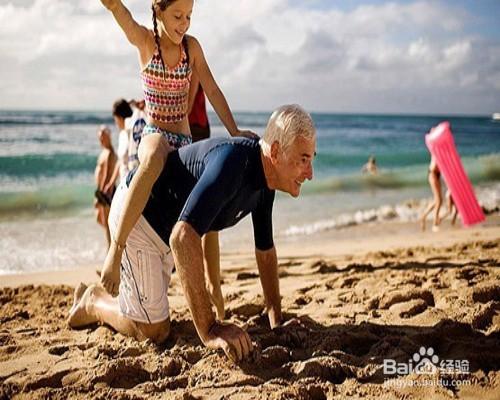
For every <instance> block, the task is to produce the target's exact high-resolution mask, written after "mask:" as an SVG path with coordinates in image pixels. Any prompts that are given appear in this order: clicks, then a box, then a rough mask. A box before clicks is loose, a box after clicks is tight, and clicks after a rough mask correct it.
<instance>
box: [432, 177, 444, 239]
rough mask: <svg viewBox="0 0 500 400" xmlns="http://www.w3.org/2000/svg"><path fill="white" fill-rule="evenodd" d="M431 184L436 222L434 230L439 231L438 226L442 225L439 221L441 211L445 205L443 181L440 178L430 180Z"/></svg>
mask: <svg viewBox="0 0 500 400" xmlns="http://www.w3.org/2000/svg"><path fill="white" fill-rule="evenodd" d="M429 183H430V184H431V189H432V194H433V195H434V206H435V207H434V222H433V226H432V229H433V230H437V229H439V228H438V226H439V224H440V223H441V220H440V219H439V211H440V210H441V205H442V204H443V195H442V193H441V181H440V180H439V178H437V177H436V178H433V179H432V178H431V179H429Z"/></svg>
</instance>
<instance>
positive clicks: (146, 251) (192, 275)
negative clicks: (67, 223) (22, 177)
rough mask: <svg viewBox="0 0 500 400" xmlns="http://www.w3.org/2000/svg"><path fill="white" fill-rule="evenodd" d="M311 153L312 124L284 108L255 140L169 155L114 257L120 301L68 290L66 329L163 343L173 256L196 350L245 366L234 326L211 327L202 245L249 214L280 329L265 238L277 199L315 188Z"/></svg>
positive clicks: (112, 287) (241, 338) (296, 109)
mask: <svg viewBox="0 0 500 400" xmlns="http://www.w3.org/2000/svg"><path fill="white" fill-rule="evenodd" d="M315 152H316V134H315V129H314V125H313V121H312V119H311V117H310V116H309V114H308V113H307V112H305V111H304V110H303V109H302V108H301V107H300V106H297V105H287V106H283V107H280V108H279V109H278V110H276V111H275V112H274V113H273V114H272V116H271V118H270V119H269V123H268V125H267V127H266V131H265V133H264V136H263V138H262V139H261V140H260V141H257V140H253V139H247V138H215V139H209V140H206V141H202V142H199V143H196V144H192V145H189V146H185V147H183V148H181V149H179V150H176V151H173V152H172V153H170V154H169V156H168V159H167V162H166V164H165V167H164V169H163V172H162V173H161V174H160V177H159V178H158V180H157V181H156V183H155V185H154V186H153V190H152V193H151V196H150V198H149V200H148V203H147V205H146V208H145V209H144V211H143V213H142V216H141V218H140V219H139V221H138V222H137V224H136V226H135V227H134V229H133V230H132V232H131V234H130V236H129V238H128V239H127V243H126V246H123V248H120V250H122V251H123V254H122V263H121V271H120V274H119V281H120V284H119V295H118V302H117V301H116V299H114V298H113V297H111V296H110V295H109V294H108V293H107V292H106V291H105V290H104V289H103V288H101V287H99V286H95V285H94V286H91V287H89V288H86V287H85V286H80V287H78V288H77V289H76V291H75V302H74V305H73V307H72V309H71V311H70V317H69V320H68V322H69V324H70V326H72V327H78V326H83V325H87V324H90V323H95V322H97V321H100V322H101V323H108V324H109V325H111V326H113V327H114V328H115V329H116V330H117V331H119V332H122V333H124V334H127V335H130V336H134V337H136V338H137V339H139V340H141V339H145V338H150V339H152V340H154V341H156V342H161V341H163V340H165V339H166V338H167V336H168V334H169V330H170V319H169V306H168V299H167V289H168V285H169V282H170V274H171V271H172V260H171V256H172V255H173V260H174V261H175V265H176V267H177V270H178V273H179V278H180V280H181V283H182V287H183V289H184V294H185V296H186V300H187V303H188V306H189V309H190V311H191V315H192V317H193V321H194V325H195V327H196V330H197V332H198V335H199V337H200V339H201V341H202V342H203V343H204V344H205V345H206V346H207V347H211V348H222V349H223V350H224V351H225V353H226V355H228V356H229V357H230V358H232V359H233V360H240V359H242V358H244V357H246V356H247V355H248V354H249V352H250V351H251V350H252V343H251V341H250V338H249V336H248V334H247V333H246V332H245V331H244V330H243V329H241V328H239V327H238V326H236V325H235V324H230V323H220V322H217V321H216V318H215V315H214V313H213V311H212V307H211V302H210V294H209V292H208V291H207V289H206V285H205V275H204V267H203V251H202V244H201V237H202V236H203V235H204V234H205V233H207V232H209V231H219V230H222V229H224V228H227V227H230V226H233V225H234V224H236V223H237V222H238V221H240V220H241V219H242V218H243V217H245V216H246V215H248V214H250V213H251V214H252V222H253V228H254V238H255V248H256V249H255V255H256V260H257V266H258V269H259V275H260V280H261V284H262V289H263V292H264V298H265V302H266V309H267V313H268V316H269V322H270V325H271V328H275V327H277V326H279V325H280V324H281V323H282V316H281V300H280V292H279V282H278V262H277V257H276V250H275V247H274V243H273V232H272V207H273V202H274V193H275V190H281V191H284V192H287V193H289V194H291V195H292V196H294V197H297V196H298V195H299V193H300V188H301V185H302V183H303V182H304V181H305V180H306V179H312V176H313V168H312V161H313V158H314V156H315ZM130 179H131V177H130V176H129V179H128V180H127V181H130ZM127 184H128V182H126V183H124V184H121V185H120V188H119V189H118V191H117V193H116V194H115V198H114V200H113V205H112V207H111V213H110V228H111V229H112V233H113V229H114V227H116V223H117V219H118V216H119V211H120V208H121V204H122V202H123V198H124V194H125V193H126V190H127ZM167 243H168V244H169V245H170V246H168V245H167ZM120 247H122V246H120ZM170 249H171V250H170ZM207 275H208V276H209V277H210V276H214V275H216V274H210V273H208V274H207ZM102 283H103V286H104V287H105V288H106V290H107V291H108V292H109V293H111V294H114V295H116V291H117V288H118V282H116V279H113V277H112V276H111V275H108V276H107V277H104V279H102ZM211 283H212V285H213V286H218V285H220V283H219V282H211Z"/></svg>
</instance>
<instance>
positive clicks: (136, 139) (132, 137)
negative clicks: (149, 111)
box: [125, 99, 147, 171]
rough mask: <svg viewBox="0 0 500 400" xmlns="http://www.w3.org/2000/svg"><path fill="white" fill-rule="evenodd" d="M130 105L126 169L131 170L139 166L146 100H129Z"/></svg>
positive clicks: (127, 122)
mask: <svg viewBox="0 0 500 400" xmlns="http://www.w3.org/2000/svg"><path fill="white" fill-rule="evenodd" d="M129 105H130V107H131V108H132V110H133V113H132V116H131V117H130V118H127V120H126V121H125V125H126V127H127V130H128V133H129V138H128V170H129V171H132V170H133V169H134V168H136V167H138V166H139V157H138V148H139V143H141V136H142V131H143V130H144V127H145V126H146V118H147V117H146V112H145V107H146V102H145V101H144V99H143V100H130V102H129Z"/></svg>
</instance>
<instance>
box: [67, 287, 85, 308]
mask: <svg viewBox="0 0 500 400" xmlns="http://www.w3.org/2000/svg"><path fill="white" fill-rule="evenodd" d="M86 290H87V285H86V284H85V283H83V282H80V284H79V285H78V286H77V287H76V289H75V293H73V305H72V306H71V309H70V310H69V313H70V314H71V313H72V312H73V309H74V308H75V307H76V306H77V305H78V303H79V302H80V299H81V298H82V296H83V294H84V293H85V291H86Z"/></svg>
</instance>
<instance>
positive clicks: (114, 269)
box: [101, 241, 123, 297]
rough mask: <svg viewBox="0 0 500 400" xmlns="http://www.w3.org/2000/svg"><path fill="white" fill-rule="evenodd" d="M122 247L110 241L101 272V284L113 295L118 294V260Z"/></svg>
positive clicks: (119, 260)
mask: <svg viewBox="0 0 500 400" xmlns="http://www.w3.org/2000/svg"><path fill="white" fill-rule="evenodd" d="M122 251H123V248H120V247H118V246H117V245H116V243H115V242H114V241H111V246H109V250H108V254H107V256H106V260H104V266H103V268H102V272H101V284H102V286H103V287H104V289H106V291H107V292H108V293H109V294H110V295H111V296H113V297H116V296H118V288H119V287H120V262H121V256H122Z"/></svg>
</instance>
